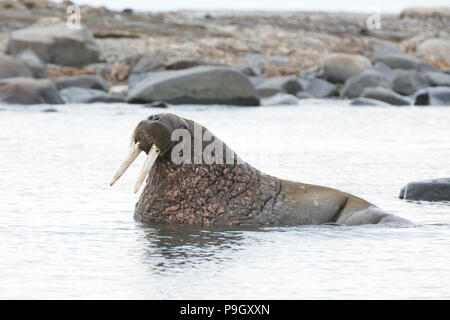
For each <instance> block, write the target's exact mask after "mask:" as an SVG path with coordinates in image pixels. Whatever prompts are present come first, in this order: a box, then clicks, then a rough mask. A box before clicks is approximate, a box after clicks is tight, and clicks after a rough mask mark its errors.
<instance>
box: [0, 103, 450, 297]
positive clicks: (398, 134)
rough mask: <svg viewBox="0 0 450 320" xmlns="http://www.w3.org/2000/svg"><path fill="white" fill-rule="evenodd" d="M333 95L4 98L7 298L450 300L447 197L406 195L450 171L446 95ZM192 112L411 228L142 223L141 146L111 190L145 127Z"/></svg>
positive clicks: (246, 151)
mask: <svg viewBox="0 0 450 320" xmlns="http://www.w3.org/2000/svg"><path fill="white" fill-rule="evenodd" d="M329 104H330V103H329V102H326V103H320V104H319V105H315V104H312V103H309V102H308V103H306V104H305V105H301V106H295V107H293V106H288V107H260V108H239V107H220V106H207V107H206V106H202V107H195V106H177V107H173V108H169V109H164V110H163V109H145V108H142V107H141V106H130V105H120V104H118V105H105V104H95V105H80V106H76V105H71V106H58V107H57V109H58V110H59V112H57V113H43V112H41V111H42V110H43V109H45V108H46V107H28V108H22V107H12V106H0V108H1V111H0V128H1V130H0V161H1V166H0V177H1V178H0V179H1V180H0V298H62V299H66V298H137V299H166V298H172V299H177V298H192V299H194V298H195V299H197V298H198V299H210V298H223V299H228V298H230V299H241V298H242V299H243V298H269V299H272V298H273V299H279V298H289V299H300V298H327V299H328V298H330V299H335V298H345V299H346V298H350V299H360V298H362V299H365V298H374V299H379V298H438V299H439V298H447V299H449V298H450V250H449V247H450V204H445V203H441V204H432V203H426V202H422V203H418V202H406V201H403V200H399V199H398V198H397V197H398V193H399V190H400V188H401V187H402V186H403V185H404V184H406V183H407V182H410V181H414V180H419V179H428V178H439V177H448V176H450V166H449V159H450V148H449V143H450V139H449V138H450V125H449V123H450V108H438V107H436V108H434V107H433V108H417V107H402V108H395V107H392V108H391V107H388V108H385V107H381V108H380V107H351V106H345V105H329ZM156 112H174V113H177V114H179V115H181V116H184V117H187V118H191V119H194V120H196V121H198V122H200V123H202V124H203V125H205V126H206V127H207V128H209V129H210V130H211V131H212V132H213V133H215V134H216V135H217V136H218V137H220V138H221V139H222V140H223V141H225V142H226V143H227V144H228V145H229V146H231V147H232V148H233V149H234V150H235V151H236V152H237V153H238V154H239V155H240V156H241V158H243V159H244V160H247V161H248V162H250V163H251V164H253V165H254V166H256V167H257V168H259V169H261V170H262V171H264V172H266V173H268V174H272V175H276V176H278V177H281V178H287V179H290V180H296V181H302V182H306V183H314V184H320V185H326V186H330V187H334V188H338V189H341V190H344V191H347V192H351V193H353V194H356V195H358V196H361V197H363V198H366V199H367V200H369V201H371V202H373V203H375V204H377V205H378V206H380V207H382V208H384V209H385V210H386V211H389V212H391V213H395V214H397V215H399V216H402V217H404V218H407V219H409V220H411V221H413V222H414V223H415V224H414V226H412V227H402V226H397V227H388V226H358V227H331V226H302V227H284V228H264V229H260V230H250V231H244V230H224V229H198V228H192V227H169V226H146V225H142V224H139V223H136V222H134V221H133V218H132V216H133V209H134V204H135V202H136V201H137V197H138V196H137V195H134V194H133V192H132V190H133V186H134V182H135V179H136V178H137V175H138V172H139V169H140V166H141V165H142V162H143V155H141V156H140V157H139V158H138V160H137V161H136V163H134V164H133V165H132V167H131V168H130V169H129V171H128V172H127V173H126V174H125V175H124V176H123V177H122V178H121V180H119V182H118V183H117V184H116V185H115V186H114V187H112V188H110V187H109V181H110V179H111V177H112V175H113V174H114V172H115V170H116V169H117V168H118V166H119V164H120V162H121V161H122V160H123V158H124V156H125V155H126V153H127V151H128V144H129V140H130V135H131V132H132V130H133V128H134V126H135V125H136V124H137V123H138V121H140V120H141V119H143V118H144V117H146V116H148V115H149V114H152V113H156Z"/></svg>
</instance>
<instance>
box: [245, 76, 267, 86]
mask: <svg viewBox="0 0 450 320" xmlns="http://www.w3.org/2000/svg"><path fill="white" fill-rule="evenodd" d="M248 80H250V82H251V83H252V84H253V86H255V87H257V86H259V85H260V84H261V83H263V82H264V81H266V78H264V77H248Z"/></svg>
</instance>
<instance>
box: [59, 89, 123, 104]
mask: <svg viewBox="0 0 450 320" xmlns="http://www.w3.org/2000/svg"><path fill="white" fill-rule="evenodd" d="M59 93H60V94H61V97H62V99H63V100H64V101H65V102H66V103H93V102H105V103H118V102H123V101H124V100H123V99H121V98H118V97H113V96H111V95H109V94H108V93H106V92H105V91H103V90H97V89H86V88H79V87H69V88H64V89H62V90H60V91H59Z"/></svg>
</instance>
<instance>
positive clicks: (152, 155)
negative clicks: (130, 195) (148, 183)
mask: <svg viewBox="0 0 450 320" xmlns="http://www.w3.org/2000/svg"><path fill="white" fill-rule="evenodd" d="M158 155H159V150H158V148H157V147H156V146H155V145H154V144H153V146H152V148H151V149H150V151H149V153H148V156H147V159H145V162H144V165H143V166H142V169H141V173H140V174H139V178H138V179H137V181H136V185H135V186H134V193H136V192H138V191H139V188H140V187H141V185H142V183H143V182H144V180H145V177H146V176H147V174H148V173H149V172H150V169H151V168H152V166H153V164H154V163H155V160H156V158H158Z"/></svg>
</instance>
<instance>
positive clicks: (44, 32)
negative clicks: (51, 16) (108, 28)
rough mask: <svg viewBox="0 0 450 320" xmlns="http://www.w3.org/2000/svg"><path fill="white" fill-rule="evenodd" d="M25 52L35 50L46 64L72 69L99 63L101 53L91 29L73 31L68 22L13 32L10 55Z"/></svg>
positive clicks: (9, 47)
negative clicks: (67, 24) (68, 26)
mask: <svg viewBox="0 0 450 320" xmlns="http://www.w3.org/2000/svg"><path fill="white" fill-rule="evenodd" d="M25 49H31V50H33V52H34V53H35V54H36V55H37V56H38V57H40V58H41V60H42V61H43V62H45V63H53V64H58V65H64V66H71V67H82V66H84V65H87V64H90V63H94V62H97V61H98V58H99V54H100V49H99V48H98V47H97V44H96V43H95V41H94V37H93V36H92V34H91V32H90V31H89V30H88V29H86V28H85V27H82V28H81V29H69V28H67V26H66V23H65V22H61V23H56V24H51V25H31V26H29V27H26V28H24V29H19V30H15V31H13V32H12V33H11V36H10V39H9V41H8V44H7V47H6V52H7V53H8V54H17V53H19V52H21V51H23V50H25Z"/></svg>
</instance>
